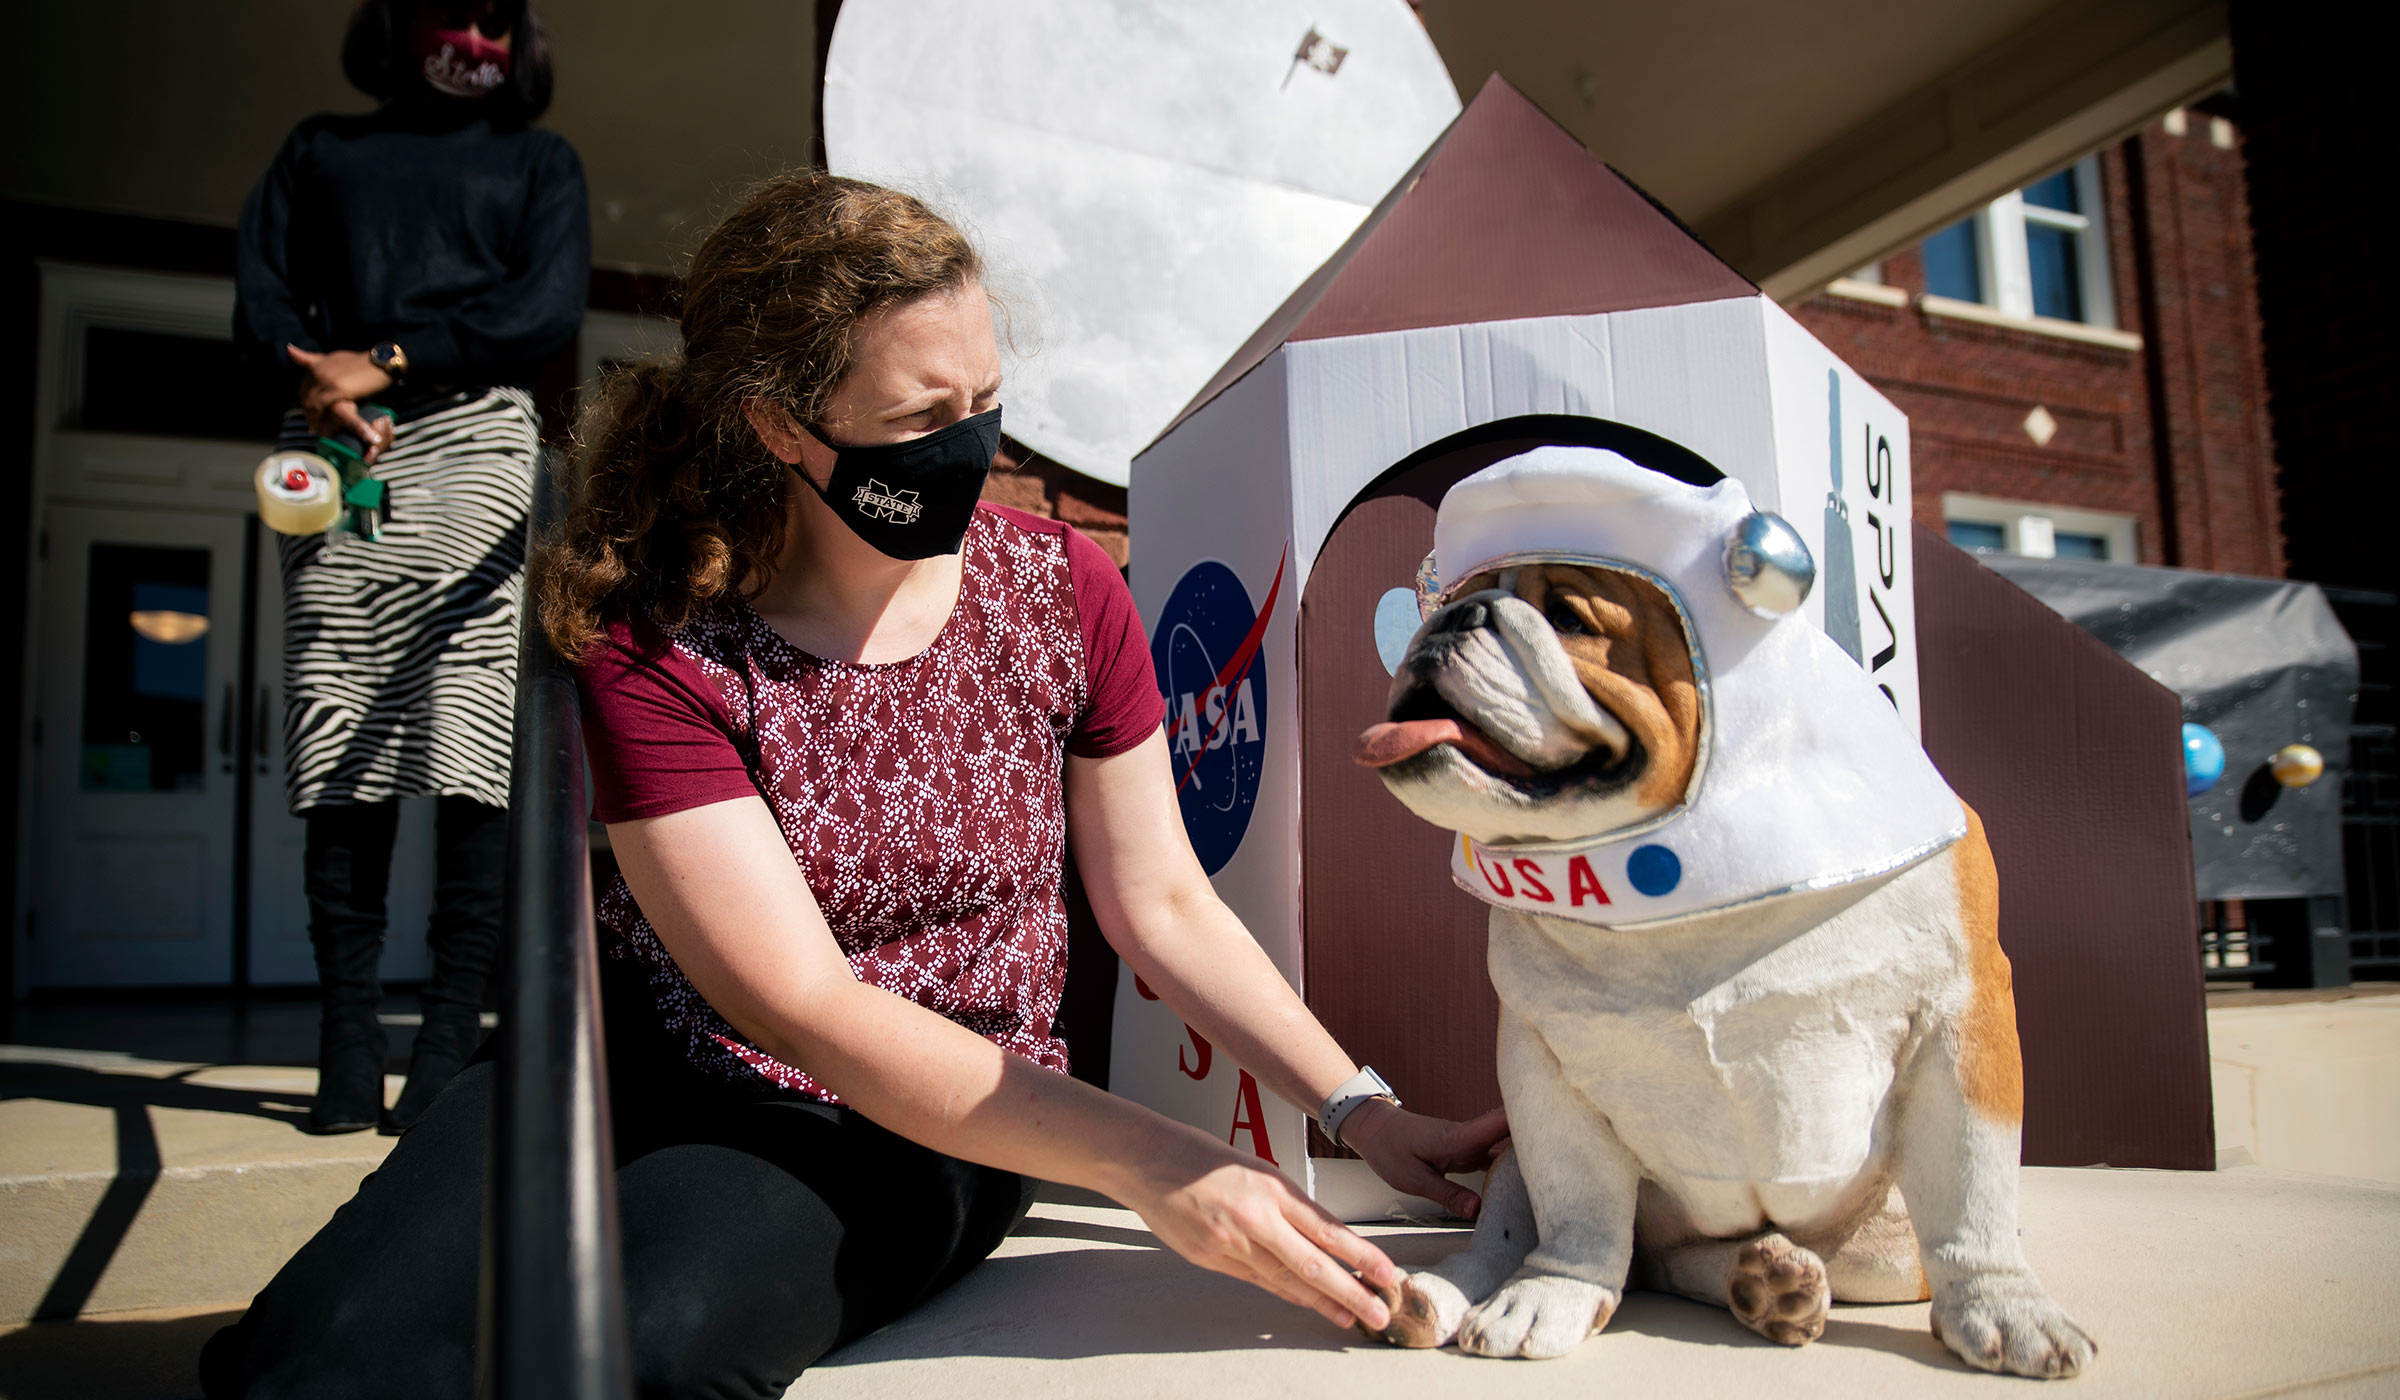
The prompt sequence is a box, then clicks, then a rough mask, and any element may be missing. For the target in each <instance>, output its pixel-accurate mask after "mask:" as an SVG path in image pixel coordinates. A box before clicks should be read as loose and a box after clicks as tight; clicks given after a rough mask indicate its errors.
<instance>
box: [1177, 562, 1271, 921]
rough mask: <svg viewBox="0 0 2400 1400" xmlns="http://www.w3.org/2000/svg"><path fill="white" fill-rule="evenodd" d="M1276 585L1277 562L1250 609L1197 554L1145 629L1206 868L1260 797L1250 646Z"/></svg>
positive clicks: (1213, 865) (1261, 683)
mask: <svg viewBox="0 0 2400 1400" xmlns="http://www.w3.org/2000/svg"><path fill="white" fill-rule="evenodd" d="M1282 592H1283V562H1282V561H1280V560H1278V561H1277V563H1276V565H1275V581H1274V583H1272V584H1270V585H1269V586H1268V588H1267V601H1266V606H1265V607H1263V608H1261V609H1259V610H1258V611H1256V612H1255V613H1254V612H1252V610H1251V606H1250V591H1249V590H1248V589H1247V588H1244V587H1243V586H1242V580H1241V577H1240V576H1239V575H1237V574H1235V573H1234V571H1233V570H1232V569H1230V568H1227V567H1226V566H1225V565H1224V564H1222V563H1219V562H1218V561H1217V560H1214V559H1203V560H1201V561H1200V562H1199V563H1197V564H1194V565H1192V566H1191V567H1190V568H1189V569H1186V570H1184V573H1183V577H1182V578H1180V579H1177V580H1176V581H1175V587H1174V590H1173V591H1172V592H1170V593H1168V594H1167V604H1166V606H1165V607H1164V608H1162V609H1160V610H1159V621H1158V630H1157V631H1156V632H1154V633H1153V634H1152V635H1151V640H1150V661H1151V664H1152V666H1154V667H1155V668H1156V669H1157V672H1158V683H1159V687H1160V688H1161V689H1162V690H1164V691H1165V692H1166V695H1165V699H1166V702H1167V719H1166V727H1167V757H1168V760H1169V762H1170V763H1171V764H1172V765H1173V771H1174V774H1175V795H1176V800H1177V801H1178V802H1180V803H1181V804H1182V807H1183V829H1184V831H1185V832H1186V833H1187V834H1189V835H1190V837H1191V840H1192V851H1193V853H1194V854H1195V855H1197V856H1199V857H1200V865H1201V868H1202V869H1205V870H1206V871H1207V872H1208V873H1209V874H1211V875H1214V874H1216V873H1217V872H1218V871H1220V870H1222V869H1224V868H1225V863H1226V862H1227V861H1230V860H1232V859H1233V853H1234V852H1235V851H1237V850H1240V849H1241V845H1242V836H1243V834H1244V833H1245V832H1247V831H1249V829H1250V810H1251V808H1252V807H1254V806H1256V805H1257V802H1258V780H1259V774H1260V772H1261V771H1262V770H1263V768H1264V767H1265V764H1266V756H1267V745H1266V737H1267V671H1266V668H1265V667H1264V666H1261V665H1259V664H1258V652H1259V644H1260V643H1261V642H1262V641H1263V640H1264V639H1265V637H1266V631H1267V623H1268V622H1269V621H1270V620H1271V619H1272V618H1273V617H1274V616H1275V600H1276V598H1277V597H1278V596H1280V595H1281V594H1282Z"/></svg>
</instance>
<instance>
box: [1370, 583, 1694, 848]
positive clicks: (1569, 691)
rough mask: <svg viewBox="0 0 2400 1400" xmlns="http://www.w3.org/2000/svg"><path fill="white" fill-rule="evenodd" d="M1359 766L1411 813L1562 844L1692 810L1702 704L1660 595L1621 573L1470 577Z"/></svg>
mask: <svg viewBox="0 0 2400 1400" xmlns="http://www.w3.org/2000/svg"><path fill="white" fill-rule="evenodd" d="M1386 713H1387V714H1388V715H1389V717H1390V718H1389V719H1388V720H1387V721H1386V722H1385V723H1382V724H1378V725H1376V726H1375V727H1373V728H1372V729H1369V730H1368V731H1367V732H1366V733H1364V734H1362V735H1360V736H1359V740H1358V746H1357V752H1356V756H1357V759H1358V761H1359V762H1360V763H1362V764H1365V765H1367V766H1368V767H1371V768H1374V769H1376V770H1377V771H1379V772H1380V773H1381V774H1382V775H1383V781H1384V784H1385V785H1386V786H1387V787H1389V788H1390V789H1391V790H1392V793H1393V795H1394V796H1396V797H1398V798H1399V799H1400V800H1401V801H1402V802H1403V803H1406V804H1407V806H1408V808H1409V810H1410V811H1412V812H1415V813H1416V814H1417V815H1418V816H1420V817H1423V818H1424V819H1425V820H1427V821H1429V822H1432V823H1433V824H1435V825H1436V826H1441V827H1447V828H1448V829H1450V830H1452V831H1461V832H1465V833H1466V834H1467V835H1469V836H1471V837H1474V838H1475V839H1477V840H1479V841H1488V842H1512V841H1564V840H1573V839H1576V838H1579V837H1586V836H1596V835H1599V834H1600V833H1602V832H1607V831H1614V830H1616V829H1618V828H1620V827H1625V826H1630V825H1632V824H1634V823H1636V822H1639V821H1642V820H1643V819H1645V818H1648V817H1652V816H1656V815H1658V814H1659V813H1661V812H1665V811H1667V810H1669V809H1671V808H1672V807H1674V806H1675V804H1676V803H1678V802H1680V801H1682V800H1683V795H1684V790H1685V788H1686V787H1688V786H1689V785H1690V783H1691V777H1692V764H1693V762H1694V760H1695V758H1696V757H1697V754H1698V751H1699V740H1700V693H1699V687H1698V686H1697V685H1696V684H1694V682H1693V672H1692V653H1691V647H1690V643H1689V642H1688V641H1687V639H1686V638H1685V635H1684V630H1683V623H1682V620H1681V619H1680V618H1679V617H1678V616H1677V614H1676V611H1675V608H1674V605H1673V604H1671V603H1669V602H1668V601H1667V598H1666V595H1665V594H1664V593H1662V592H1660V591H1659V590H1658V588H1657V587H1655V586H1654V585H1652V584H1650V583H1648V582H1647V581H1645V580H1643V579H1640V578H1637V577H1635V576H1633V575H1631V574H1625V573H1620V572H1617V571H1616V570H1613V569H1596V568H1582V567H1578V566H1574V565H1568V564H1534V565H1527V566H1525V567H1523V568H1512V569H1507V570H1503V571H1500V572H1496V573H1493V572H1487V573H1483V574H1478V575H1476V576H1475V577H1473V578H1470V579H1468V580H1467V581H1466V582H1465V583H1464V584H1463V585H1462V586H1461V587H1460V589H1459V592H1458V596H1457V597H1456V599H1455V600H1454V601H1452V602H1451V603H1449V604H1448V605H1447V606H1445V607H1443V608H1442V609H1441V610H1440V611H1439V612H1436V613H1435V614H1433V616H1431V617H1429V618H1427V619H1425V623H1424V625H1423V626H1422V627H1420V628H1418V629H1417V635H1416V637H1415V639H1414V640H1412V641H1411V642H1410V643H1409V647H1408V656H1407V658H1406V659H1405V660H1403V661H1402V662H1401V663H1400V667H1399V670H1398V671H1397V672H1396V673H1395V674H1394V676H1393V677H1392V694H1391V701H1390V704H1389V706H1388V708H1387V710H1386Z"/></svg>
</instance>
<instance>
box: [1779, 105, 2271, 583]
mask: <svg viewBox="0 0 2400 1400" xmlns="http://www.w3.org/2000/svg"><path fill="white" fill-rule="evenodd" d="M2210 123H2211V118H2210V117H2209V116H2208V115H2206V114H2203V113H2193V114H2189V115H2188V117H2187V119H2186V121H2185V122H2184V133H2183V134H2182V135H2172V134H2170V133H2169V132H2168V131H2167V129H2166V128H2165V127H2164V126H2163V125H2162V124H2159V123H2152V124H2151V125H2150V126H2149V127H2148V128H2146V129H2145V130H2143V131H2142V132H2141V133H2139V134H2138V135H2137V136H2135V137H2134V138H2132V139H2131V140H2128V141H2126V142H2123V143H2121V144H2120V145H2118V146H2116V147H2114V148H2112V149H2110V150H2107V151H2104V152H2102V153H2101V156H2100V160H2099V165H2100V182H2101V191H2102V209H2103V215H2104V223H2105V233H2106V237H2107V243H2108V249H2109V261H2110V268H2111V272H2112V278H2111V280H2112V282H2113V284H2114V285H2113V289H2112V290H2113V293H2114V296H2115V299H2116V317H2117V324H2118V325H2119V326H2121V327H2124V328H2125V329H2127V330H2130V331H2135V332H2137V333H2139V334H2140V335H2141V337H2142V344H2141V347H2140V348H2139V349H2120V348H2116V347H2114V346H2107V345H2092V344H2085V343H2081V342H2078V341H2074V340H2068V339H2063V338H2060V337H2057V336H2053V335H2047V334H2043V333H2040V332H2037V331H2031V330H2020V329H2014V328H2008V327H2000V326H1987V325H1982V324H1977V323H1973V322H1966V321H1959V320H1954V319H1949V318H1943V317H1935V316H1929V315H1926V314H1925V313H1923V312H1922V311H1920V310H1918V309H1917V307H1916V305H1915V303H1914V300H1913V298H1914V297H1915V296H1917V295H1918V294H1920V293H1922V292H1923V291H1924V290H1925V271H1924V265H1923V261H1922V259H1921V258H1920V257H1919V256H1918V254H1917V252H1916V251H1915V250H1914V249H1911V250H1909V251H1907V252H1903V253H1900V254H1897V255H1895V256H1894V257H1892V258H1891V259H1889V260H1888V261H1886V262H1885V263H1884V265H1883V276H1884V281H1885V283H1886V284H1887V285H1888V286H1891V287H1893V288H1896V289H1898V290H1900V291H1903V292H1905V293H1907V294H1908V295H1909V296H1910V297H1911V298H1912V300H1911V303H1910V304H1909V305H1907V306H1902V307H1892V306H1884V305H1880V304H1877V303H1872V302H1866V301H1859V300H1853V299H1850V298H1846V297H1839V296H1832V295H1825V296H1818V297H1814V298H1811V299H1809V300H1808V301H1806V302H1803V303H1801V304H1800V305H1798V306H1796V307H1794V308H1793V312H1794V314H1795V315H1796V316H1798V318H1799V319H1800V320H1801V322H1802V323H1803V324H1805V325H1806V326H1808V328H1809V329H1810V330H1811V331H1813V332H1814V333H1815V334H1816V335H1817V336H1818V337H1819V338H1820V339H1822V340H1823V341H1824V342H1825V343H1826V344H1827V345H1828V346H1830V347H1831V348H1832V349H1833V350H1834V352H1835V353H1836V354H1839V355H1841V356H1842V357H1843V358H1844V359H1846V360H1848V361H1849V362H1850V363H1851V364H1852V365H1853V366H1855V367H1856V368H1857V369H1858V370H1859V372H1860V373H1862V374H1864V375H1866V376H1867V378H1868V379H1869V380H1871V381H1873V382H1874V383H1875V385H1876V386H1877V387H1878V388H1880V389H1881V390H1883V392H1884V393H1886V394H1887V395H1889V396H1890V397H1891V399H1892V401H1893V402H1894V403H1896V404H1897V405H1898V406H1899V407H1900V409H1901V411H1902V412H1904V413H1906V414H1907V415H1908V417H1909V429H1910V435H1911V439H1912V441H1913V442H1914V445H1915V461H1916V501H1917V505H1916V510H1917V517H1918V519H1920V520H1922V521H1924V522H1925V523H1926V524H1928V525H1930V526H1933V527H1934V528H1937V529H1938V528H1940V526H1941V524H1942V493H1943V492H1945V491H1958V492H1966V493H1971V494H1975V495H1982V496H1996V497H2001V498H2004V499H2008V500H2019V501H2028V502H2037V503H2041V504H2048V505H2056V506H2064V507H2071V508H2077V509H2083V510H2095V511H2106V512H2110V513H2113V514H2118V515H2129V516H2132V517H2133V518H2134V521H2135V527H2134V528H2135V541H2136V548H2137V550H2138V552H2139V559H2140V562H2142V563H2147V564H2175V565H2181V566H2183V567H2187V568H2203V569H2219V570H2225V571H2228V572H2234V573H2249V574H2266V575H2280V574H2282V572H2283V546H2282V529H2281V523H2280V516H2279V512H2278V507H2277V500H2276V495H2275V488H2274V457H2273V452H2272V448H2271V438H2270V430H2269V425H2268V422H2267V415H2266V408H2265V399H2266V394H2265V377H2264V371H2263V368H2262V366H2261V361H2260V349H2259V334H2258V324H2257V305H2256V289H2255V286H2254V281H2253V278H2252V276H2251V274H2250V270H2249V269H2250V244H2249V226H2248V222H2247V220H2248V210H2247V206H2246V205H2245V203H2244V197H2243V180H2242V167H2241V155H2240V151H2239V138H2238V133H2232V132H2230V131H2229V130H2217V131H2215V132H2214V134H2213V135H2212V127H2211V125H2210ZM2229 137H2230V138H2231V141H2232V144H2231V145H2230V146H2227V145H2221V144H2219V142H2220V141H2224V140H2226V139H2227V138H2229ZM2037 406H2038V407H2040V408H2043V409H2045V410H2047V412H2048V415H2049V417H2050V418H2051V419H2052V420H2053V421H2054V422H2055V424H2056V431H2055V433H2054V435H2053V436H2051V438H2050V439H2049V441H2048V442H2047V443H2041V442H2037V441H2036V440H2035V438H2034V436H2033V435H2032V434H2031V433H2029V432H2028V431H2027V429H2026V426H2025V425H2026V421H2027V418H2028V417H2029V416H2030V415H2031V414H2032V413H2033V410H2034V409H2035V408H2036V407H2037Z"/></svg>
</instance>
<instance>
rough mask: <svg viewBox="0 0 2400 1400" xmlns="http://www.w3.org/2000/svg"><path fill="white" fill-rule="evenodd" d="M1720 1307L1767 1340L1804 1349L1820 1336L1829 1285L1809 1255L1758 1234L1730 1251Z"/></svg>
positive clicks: (1780, 1239) (1787, 1242)
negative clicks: (1724, 1306)
mask: <svg viewBox="0 0 2400 1400" xmlns="http://www.w3.org/2000/svg"><path fill="white" fill-rule="evenodd" d="M1725 1305H1726V1306H1727V1307H1729V1308H1731V1309H1733V1315H1734V1316H1735V1317H1738V1318H1740V1319H1741V1320H1742V1325H1743V1326H1745V1327H1747V1328H1749V1329H1750V1330H1751V1331H1753V1332H1756V1333H1757V1334H1758V1335H1760V1336H1762V1337H1764V1338H1766V1339H1767V1340H1768V1341H1770V1342H1779V1343H1781V1344H1783V1345H1784V1346H1787V1347H1797V1346H1806V1345H1808V1344H1809V1343H1810V1342H1813V1341H1815V1340H1816V1339H1817V1338H1818V1337H1820V1336H1822V1335H1823V1334H1824V1332H1825V1310H1826V1309H1827V1308H1829V1307H1831V1306H1833V1284H1832V1282H1831V1281H1830V1280H1829V1279H1828V1278H1827V1277H1826V1274H1825V1261H1824V1260H1822V1259H1819V1258H1818V1257H1817V1256H1816V1255H1815V1254H1814V1253H1812V1252H1810V1251H1808V1250H1805V1249H1802V1248H1801V1247H1800V1246H1798V1245H1796V1244H1794V1243H1792V1242H1791V1241H1790V1240H1787V1239H1785V1238H1784V1237H1783V1236H1781V1235H1761V1236H1759V1237H1758V1238H1757V1239H1754V1240H1752V1241H1750V1243H1748V1244H1746V1245H1743V1246H1742V1247H1741V1248H1740V1249H1739V1250H1737V1251H1735V1252H1734V1256H1733V1267H1732V1269H1731V1270H1730V1271H1729V1273H1728V1276H1727V1278H1726V1280H1725Z"/></svg>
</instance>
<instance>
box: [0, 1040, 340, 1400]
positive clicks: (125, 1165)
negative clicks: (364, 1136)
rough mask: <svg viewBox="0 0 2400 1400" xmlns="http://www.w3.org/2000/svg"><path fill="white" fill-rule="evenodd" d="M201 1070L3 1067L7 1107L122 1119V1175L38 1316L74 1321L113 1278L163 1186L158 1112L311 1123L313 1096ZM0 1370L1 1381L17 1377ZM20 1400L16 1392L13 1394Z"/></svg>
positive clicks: (0, 1078) (0, 1094)
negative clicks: (153, 1115) (198, 1079)
mask: <svg viewBox="0 0 2400 1400" xmlns="http://www.w3.org/2000/svg"><path fill="white" fill-rule="evenodd" d="M199 1072H200V1070H199V1069H188V1070H180V1071H178V1072H176V1073H174V1074H170V1075H166V1076H163V1077H153V1076H150V1075H144V1074H109V1073H105V1072H102V1071H100V1070H93V1069H85V1068H82V1067H79V1066H75V1065H58V1064H42V1063H38V1062H25V1061H17V1062H12V1063H7V1064H0V1101H4V1100H9V1099H41V1100H44V1101H46V1102H51V1103H71V1104H84V1105H88V1106H91V1107H94V1108H105V1109H108V1110H110V1111H111V1112H113V1113H114V1114H115V1116H116V1140H117V1158H116V1176H115V1178H114V1179H113V1180H111V1181H110V1182H109V1184H108V1189H107V1190H105V1191H103V1192H101V1194H100V1200H99V1203H98V1204H96V1205H94V1206H93V1207H92V1214H91V1218H90V1219H89V1220H87V1221H85V1222H84V1226H83V1233H82V1234H80V1235H78V1236H76V1239H75V1247H74V1248H73V1249H71V1250H69V1251H68V1252H67V1257H66V1260H65V1262H63V1263H61V1264H60V1265H59V1269H58V1273H57V1274H56V1275H55V1276H54V1277H52V1279H51V1280H50V1286H49V1288H48V1289H47V1290H45V1291H44V1292H43V1294H42V1299H41V1301H40V1302H39V1303H37V1304H36V1305H35V1306H34V1310H33V1315H34V1316H35V1317H36V1318H71V1317H74V1316H75V1315H76V1314H77V1313H80V1312H81V1311H83V1305H84V1304H85V1303H87V1302H89V1301H91V1296H92V1290H93V1289H95V1288H97V1287H98V1286H99V1284H100V1277H101V1275H103V1274H105V1273H106V1272H108V1264H109V1261H110V1260H111V1259H113V1258H115V1257H116V1253H117V1249H118V1247H119V1246H121V1245H123V1244H124V1243H125V1236H126V1234H127V1233H128V1232H129V1231H131V1230H132V1229H133V1222H134V1220H135V1219H136V1218H137V1217H138V1216H140V1214H141V1213H142V1203H143V1202H145V1201H147V1200H148V1199H149V1198H150V1192H151V1189H152V1188H153V1187H155V1186H157V1185H158V1173H159V1169H160V1166H161V1165H162V1164H161V1160H160V1157H159V1150H158V1135H157V1133H156V1132H155V1131H153V1129H152V1127H151V1124H150V1110H151V1109H152V1108H182V1109H195V1110H199V1111H202V1112H207V1113H246V1114H250V1115H253V1116H255V1117H259V1118H265V1119H268V1120H270V1121H273V1122H277V1123H283V1124H287V1125H289V1126H292V1127H299V1126H301V1125H302V1124H305V1123H306V1122H307V1121H308V1108H309V1101H308V1099H307V1097H306V1096H300V1095H292V1094H285V1093H279V1092H271V1091H268V1090H263V1089H227V1088H219V1087H216V1086H213V1085H207V1084H193V1083H189V1082H187V1080H186V1076H188V1075H192V1074H197V1073H199ZM10 1374H12V1373H11V1372H9V1371H8V1370H7V1369H6V1368H5V1367H0V1375H10ZM6 1393H7V1395H8V1397H9V1400H15V1397H16V1392H15V1391H14V1390H13V1389H12V1390H10V1391H8V1392H6Z"/></svg>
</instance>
